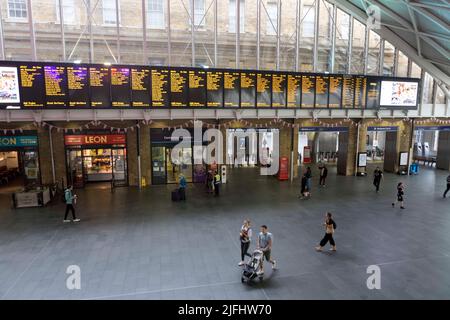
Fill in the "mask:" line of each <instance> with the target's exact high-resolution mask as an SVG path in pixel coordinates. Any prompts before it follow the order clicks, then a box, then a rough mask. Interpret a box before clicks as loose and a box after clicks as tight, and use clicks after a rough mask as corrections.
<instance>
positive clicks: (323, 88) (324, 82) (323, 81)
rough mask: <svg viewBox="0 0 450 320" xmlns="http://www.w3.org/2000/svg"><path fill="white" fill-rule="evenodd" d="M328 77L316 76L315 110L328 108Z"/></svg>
mask: <svg viewBox="0 0 450 320" xmlns="http://www.w3.org/2000/svg"><path fill="white" fill-rule="evenodd" d="M329 80H330V77H329V76H316V101H315V107H316V108H328V91H329Z"/></svg>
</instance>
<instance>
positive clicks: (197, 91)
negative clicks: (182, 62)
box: [189, 70, 206, 108]
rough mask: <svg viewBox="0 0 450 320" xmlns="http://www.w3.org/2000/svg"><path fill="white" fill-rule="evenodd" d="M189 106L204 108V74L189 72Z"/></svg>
mask: <svg viewBox="0 0 450 320" xmlns="http://www.w3.org/2000/svg"><path fill="white" fill-rule="evenodd" d="M189 106H190V107H199V108H203V107H205V106H206V72H205V71H204V70H189Z"/></svg>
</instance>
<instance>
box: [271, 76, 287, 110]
mask: <svg viewBox="0 0 450 320" xmlns="http://www.w3.org/2000/svg"><path fill="white" fill-rule="evenodd" d="M272 107H274V108H285V107H286V75H285V74H281V73H274V74H272Z"/></svg>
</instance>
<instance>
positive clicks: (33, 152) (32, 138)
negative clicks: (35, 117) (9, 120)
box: [0, 132, 41, 187]
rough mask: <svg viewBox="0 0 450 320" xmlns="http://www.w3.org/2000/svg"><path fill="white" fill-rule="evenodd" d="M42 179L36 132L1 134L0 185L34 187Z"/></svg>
mask: <svg viewBox="0 0 450 320" xmlns="http://www.w3.org/2000/svg"><path fill="white" fill-rule="evenodd" d="M40 180H41V179H40V172H39V152H38V137H37V134H36V132H29V133H23V135H13V136H6V135H4V136H0V187H5V186H10V187H23V186H25V187H32V186H37V185H39V184H40Z"/></svg>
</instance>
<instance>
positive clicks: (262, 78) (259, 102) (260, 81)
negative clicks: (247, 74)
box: [256, 73, 272, 108]
mask: <svg viewBox="0 0 450 320" xmlns="http://www.w3.org/2000/svg"><path fill="white" fill-rule="evenodd" d="M271 89H272V75H271V74H270V73H258V74H257V75H256V107H257V108H270V107H271V105H272V92H271V91H272V90H271Z"/></svg>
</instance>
